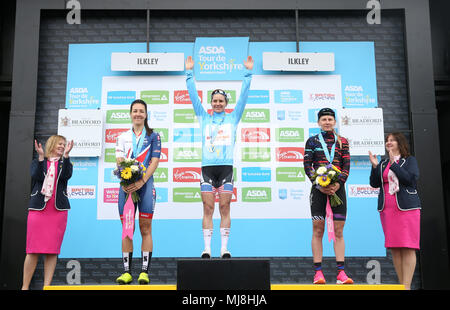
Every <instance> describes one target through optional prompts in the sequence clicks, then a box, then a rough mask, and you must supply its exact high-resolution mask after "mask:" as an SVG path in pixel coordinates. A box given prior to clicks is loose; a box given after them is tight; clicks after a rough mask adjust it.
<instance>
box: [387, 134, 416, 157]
mask: <svg viewBox="0 0 450 310" xmlns="http://www.w3.org/2000/svg"><path fill="white" fill-rule="evenodd" d="M389 137H393V138H394V140H395V141H397V144H398V150H399V151H400V155H401V156H402V157H403V158H406V157H408V156H409V155H411V154H410V153H409V143H408V140H406V137H405V135H404V134H402V133H401V132H392V133H389V134H387V135H386V138H385V139H384V142H387V140H388V138H389Z"/></svg>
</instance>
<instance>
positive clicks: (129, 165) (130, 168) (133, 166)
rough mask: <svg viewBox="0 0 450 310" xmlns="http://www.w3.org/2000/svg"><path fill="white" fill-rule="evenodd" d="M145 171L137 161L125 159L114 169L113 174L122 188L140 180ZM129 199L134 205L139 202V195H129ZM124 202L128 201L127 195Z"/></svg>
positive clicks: (134, 193)
mask: <svg viewBox="0 0 450 310" xmlns="http://www.w3.org/2000/svg"><path fill="white" fill-rule="evenodd" d="M145 170H146V168H145V166H144V165H143V164H141V163H140V162H139V161H137V160H136V159H134V158H127V159H125V160H123V161H122V162H121V163H120V164H119V165H118V167H117V168H116V169H114V171H113V173H114V175H115V176H117V177H118V178H119V180H120V185H121V186H122V187H123V186H128V185H130V184H132V183H134V182H136V181H138V180H140V179H141V178H142V177H143V176H144V175H145ZM131 198H132V199H133V202H134V203H136V202H138V201H139V195H138V194H137V193H136V192H133V193H131ZM126 200H128V194H127V199H126Z"/></svg>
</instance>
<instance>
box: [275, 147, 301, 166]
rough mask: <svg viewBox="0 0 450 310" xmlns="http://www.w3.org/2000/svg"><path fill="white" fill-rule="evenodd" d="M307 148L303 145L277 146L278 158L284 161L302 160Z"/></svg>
mask: <svg viewBox="0 0 450 310" xmlns="http://www.w3.org/2000/svg"><path fill="white" fill-rule="evenodd" d="M304 153H305V149H304V148H303V147H277V148H276V150H275V154H276V160H277V161H282V162H302V161H303V154H304Z"/></svg>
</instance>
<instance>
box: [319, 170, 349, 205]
mask: <svg viewBox="0 0 450 310" xmlns="http://www.w3.org/2000/svg"><path fill="white" fill-rule="evenodd" d="M340 175H341V171H340V170H339V169H338V168H336V167H335V166H334V165H332V164H328V165H324V166H320V167H319V168H318V169H317V170H316V171H315V172H314V175H313V178H314V180H315V181H314V183H315V184H316V186H317V188H319V187H326V186H328V185H330V184H334V183H336V182H337V181H338V180H339V176H340ZM329 197H330V204H331V206H332V207H336V206H339V205H341V204H342V200H341V199H340V198H339V196H338V195H336V194H333V195H330V196H329Z"/></svg>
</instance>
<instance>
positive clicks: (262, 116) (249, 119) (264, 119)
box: [241, 109, 270, 123]
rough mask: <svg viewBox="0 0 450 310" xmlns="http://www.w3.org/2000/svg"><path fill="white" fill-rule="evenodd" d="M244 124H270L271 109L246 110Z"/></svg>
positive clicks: (243, 117)
mask: <svg viewBox="0 0 450 310" xmlns="http://www.w3.org/2000/svg"><path fill="white" fill-rule="evenodd" d="M241 122H243V123H269V122H270V111H269V109H245V110H244V114H243V115H242V120H241Z"/></svg>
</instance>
